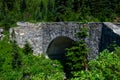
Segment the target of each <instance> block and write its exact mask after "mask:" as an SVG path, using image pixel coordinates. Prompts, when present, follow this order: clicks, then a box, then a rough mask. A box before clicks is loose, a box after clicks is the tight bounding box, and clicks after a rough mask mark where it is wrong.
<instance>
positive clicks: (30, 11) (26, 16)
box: [0, 0, 120, 80]
mask: <svg viewBox="0 0 120 80" xmlns="http://www.w3.org/2000/svg"><path fill="white" fill-rule="evenodd" d="M17 21H21V22H25V21H29V22H60V21H77V22H104V21H109V22H120V1H119V0H0V27H2V28H5V30H4V32H3V33H2V34H4V35H5V36H4V38H3V39H2V40H0V80H120V47H119V46H118V45H116V44H111V45H112V49H113V51H111V52H110V51H109V50H107V49H106V50H104V51H102V52H100V54H99V55H98V56H97V57H96V59H93V60H90V61H88V60H87V56H88V53H89V48H88V47H87V45H86V44H85V41H84V39H85V38H86V37H87V36H88V34H87V29H84V28H82V29H80V30H79V32H78V33H75V34H76V35H77V36H76V37H78V38H79V41H76V42H75V43H74V46H72V47H71V48H68V49H66V53H65V57H66V59H65V60H64V61H58V60H51V59H46V58H45V56H44V55H38V56H34V55H33V54H32V53H33V52H32V47H31V45H30V44H29V43H27V42H26V44H25V45H24V47H23V48H20V47H18V45H17V43H16V41H15V40H14V38H15V34H14V32H13V34H12V38H13V41H11V40H10V39H9V32H8V30H9V28H10V27H13V26H15V24H16V22H17ZM110 48H111V47H110Z"/></svg>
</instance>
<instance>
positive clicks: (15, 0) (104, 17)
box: [0, 0, 120, 27]
mask: <svg viewBox="0 0 120 80" xmlns="http://www.w3.org/2000/svg"><path fill="white" fill-rule="evenodd" d="M119 6H120V1H119V0H1V1H0V26H8V27H9V26H10V25H11V24H14V23H15V22H17V21H31V22H37V21H47V22H48V21H49V22H51V21H52V22H54V21H55V22H58V21H79V22H93V21H94V22H98V21H99V22H103V21H112V22H113V21H114V22H118V21H120V19H119V17H120V16H119V15H120V7H119Z"/></svg>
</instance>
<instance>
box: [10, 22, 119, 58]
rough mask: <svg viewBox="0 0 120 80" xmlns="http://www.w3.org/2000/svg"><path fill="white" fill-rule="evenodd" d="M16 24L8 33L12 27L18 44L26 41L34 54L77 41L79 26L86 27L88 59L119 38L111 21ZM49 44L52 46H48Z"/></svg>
mask: <svg viewBox="0 0 120 80" xmlns="http://www.w3.org/2000/svg"><path fill="white" fill-rule="evenodd" d="M17 25H18V27H16V28H11V29H10V33H12V30H13V29H14V30H15V34H16V41H17V43H18V44H19V46H21V47H23V46H24V44H25V41H28V42H29V43H30V44H31V46H32V47H33V51H34V54H36V55H37V54H41V53H45V54H46V55H48V53H47V50H49V49H52V50H49V51H60V49H58V48H64V47H65V46H63V45H64V44H66V45H67V44H70V42H71V41H70V40H73V41H77V40H78V39H77V38H76V36H75V33H76V32H78V31H79V28H80V27H86V28H88V34H89V37H87V38H86V39H85V41H86V43H87V44H88V47H89V48H90V53H89V55H88V59H93V58H95V57H96V56H97V55H98V53H99V52H100V51H102V50H103V49H106V48H107V47H108V46H109V44H111V43H112V42H113V41H114V40H115V41H117V42H118V41H119V40H120V39H119V36H118V34H119V28H118V27H117V26H115V25H114V24H112V23H86V24H84V23H79V22H40V23H29V22H18V23H17ZM111 35H112V36H111ZM116 35H117V36H116ZM60 37H61V38H60ZM63 37H66V38H63ZM58 38H59V39H60V40H58ZM64 39H65V41H64ZM68 39H69V40H68ZM55 40H57V41H55ZM67 40H68V43H67ZM106 41H107V42H106ZM57 42H58V43H57ZM55 43H56V44H55ZM118 44H119V43H118ZM51 46H53V48H50V47H51ZM57 46H59V47H57ZM65 48H66V47H65ZM63 52H64V51H63ZM54 53H55V52H54ZM56 54H57V53H56ZM59 54H60V52H59Z"/></svg>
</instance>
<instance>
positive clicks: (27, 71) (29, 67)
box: [0, 36, 64, 80]
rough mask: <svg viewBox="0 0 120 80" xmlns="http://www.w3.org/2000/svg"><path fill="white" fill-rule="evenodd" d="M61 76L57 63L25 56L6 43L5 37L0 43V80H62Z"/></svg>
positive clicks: (42, 57) (41, 57) (61, 71)
mask: <svg viewBox="0 0 120 80" xmlns="http://www.w3.org/2000/svg"><path fill="white" fill-rule="evenodd" d="M14 49H17V51H16V50H14ZM19 61H20V65H19ZM63 76H64V72H63V69H62V66H61V64H60V63H59V62H58V61H53V60H50V59H45V57H44V56H34V55H32V54H29V53H28V55H25V53H24V52H23V49H21V48H19V47H18V46H17V45H16V44H13V43H11V42H8V38H7V36H6V37H5V38H4V40H2V41H0V80H30V79H31V80H45V79H48V80H56V79H58V80H62V79H63Z"/></svg>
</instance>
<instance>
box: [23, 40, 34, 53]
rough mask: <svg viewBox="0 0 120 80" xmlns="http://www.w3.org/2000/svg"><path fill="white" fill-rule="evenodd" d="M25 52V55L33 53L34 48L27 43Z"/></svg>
mask: <svg viewBox="0 0 120 80" xmlns="http://www.w3.org/2000/svg"><path fill="white" fill-rule="evenodd" d="M23 52H24V54H25V55H28V54H30V53H31V54H32V53H33V50H32V47H31V45H30V44H29V43H28V42H26V43H25V45H24V48H23Z"/></svg>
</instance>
